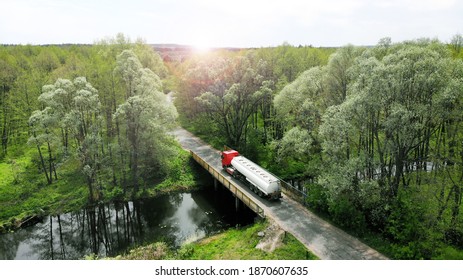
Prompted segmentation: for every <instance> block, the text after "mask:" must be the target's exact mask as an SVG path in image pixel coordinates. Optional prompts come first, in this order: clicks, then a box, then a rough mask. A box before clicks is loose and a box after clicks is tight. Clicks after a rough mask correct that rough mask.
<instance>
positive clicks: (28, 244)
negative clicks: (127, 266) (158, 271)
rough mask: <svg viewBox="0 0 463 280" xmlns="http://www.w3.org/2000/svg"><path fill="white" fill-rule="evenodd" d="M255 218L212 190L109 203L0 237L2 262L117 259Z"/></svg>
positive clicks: (64, 215)
mask: <svg viewBox="0 0 463 280" xmlns="http://www.w3.org/2000/svg"><path fill="white" fill-rule="evenodd" d="M253 218H254V214H253V213H252V212H251V211H250V210H246V211H243V210H242V211H240V212H238V213H237V212H235V209H234V199H233V197H231V195H230V194H223V193H221V192H217V193H213V192H211V191H209V192H207V191H206V192H195V193H181V194H173V195H169V196H163V197H158V198H154V199H147V200H140V201H134V202H123V203H122V202H120V203H114V204H105V205H99V206H95V207H91V208H87V209H83V210H81V211H78V212H73V213H66V214H62V215H57V216H49V217H46V218H45V219H44V220H43V222H42V223H38V224H36V225H34V226H32V227H29V228H24V229H20V230H18V231H16V232H14V233H7V234H3V235H0V259H45V260H57V259H80V258H82V257H84V256H85V255H90V254H95V255H98V256H115V255H117V254H120V253H121V252H124V251H127V250H128V248H130V247H133V246H135V245H139V244H144V243H147V242H154V241H165V242H168V243H169V244H172V245H175V246H179V245H181V244H182V243H184V242H186V241H193V240H196V239H199V238H202V237H205V236H208V235H211V234H214V233H216V232H218V231H221V230H223V229H225V228H228V227H230V226H234V225H235V224H236V223H240V224H247V223H251V222H252V221H253Z"/></svg>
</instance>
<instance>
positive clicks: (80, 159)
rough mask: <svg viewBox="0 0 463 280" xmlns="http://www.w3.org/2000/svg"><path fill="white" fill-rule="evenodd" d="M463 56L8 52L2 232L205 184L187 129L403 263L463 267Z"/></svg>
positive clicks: (385, 50)
mask: <svg viewBox="0 0 463 280" xmlns="http://www.w3.org/2000/svg"><path fill="white" fill-rule="evenodd" d="M462 46H463V37H462V36H461V35H455V36H454V37H453V38H452V40H451V42H448V43H442V42H440V41H438V40H432V39H417V40H413V41H405V42H399V43H393V42H392V40H391V39H390V38H384V39H381V40H380V41H379V42H378V44H377V45H375V46H371V47H360V46H352V45H347V46H344V47H341V48H315V47H312V46H291V45H289V44H286V43H284V44H282V45H280V46H277V47H272V48H270V47H269V48H258V49H215V50H211V51H209V52H207V53H194V52H181V53H180V54H179V53H178V52H176V51H175V50H174V49H170V50H167V52H168V53H166V50H164V51H155V50H154V49H153V47H152V46H150V45H148V44H146V43H145V42H143V40H137V41H136V42H132V41H130V39H128V38H126V37H124V36H123V35H121V34H119V35H117V36H116V37H114V38H108V39H103V40H101V41H99V42H96V43H95V44H93V45H63V46H30V45H27V46H22V45H19V46H0V64H1V65H0V107H1V109H0V133H1V138H2V141H1V147H2V149H1V151H0V171H1V173H0V209H1V211H0V225H1V226H2V229H3V230H8V229H11V228H14V225H17V224H21V221H22V220H24V219H25V218H27V217H29V216H31V215H37V214H40V213H43V212H45V213H52V214H53V213H56V214H57V213H62V212H65V211H70V210H73V209H76V208H79V207H83V206H84V205H88V204H95V203H99V202H101V201H110V200H115V199H127V198H133V197H143V196H148V195H153V194H155V193H157V192H160V191H162V189H166V190H171V189H175V188H183V187H187V186H192V185H194V174H193V173H194V172H193V171H192V170H191V166H190V162H189V157H188V154H187V153H186V152H184V151H182V149H181V148H180V147H179V145H178V144H176V143H175V140H174V139H173V137H171V136H170V135H169V133H168V132H169V131H170V130H171V129H172V128H174V127H175V126H176V125H177V121H178V123H180V125H182V126H183V127H184V128H186V129H188V130H190V131H192V132H193V133H194V134H195V135H198V136H200V137H202V138H203V139H204V140H205V141H206V142H208V143H210V144H211V145H213V146H215V147H216V148H218V149H221V148H222V147H223V146H224V145H227V146H230V147H233V148H235V149H237V150H238V151H240V152H241V153H242V154H244V155H246V157H249V158H250V159H252V160H254V161H255V162H258V163H259V164H260V165H262V166H264V167H266V168H267V169H269V170H270V171H272V172H273V173H275V174H276V175H278V176H279V177H281V178H283V179H284V180H286V181H288V182H291V183H292V184H293V185H295V186H297V187H298V188H299V189H301V190H304V191H305V192H306V196H305V197H304V200H305V201H304V202H305V205H306V206H307V207H308V208H309V209H310V210H312V211H314V212H315V213H317V214H319V215H321V216H322V217H324V218H326V219H327V220H329V221H330V222H332V223H333V224H335V225H337V226H339V227H341V228H343V229H344V230H346V231H348V232H349V233H351V234H353V235H355V236H357V237H359V238H360V239H361V240H362V241H364V242H366V243H367V244H368V245H370V246H372V247H373V248H375V249H377V250H379V251H380V252H382V253H383V254H385V255H386V256H388V257H390V258H392V259H463V218H462V216H461V214H460V212H461V209H462V205H461V204H462V195H463V189H462V186H463V131H461V124H462V122H463V120H462V117H463V115H462V112H463V111H462V109H463V108H462V105H463V104H462V101H463V50H462ZM171 99H172V100H173V103H172V102H170V100H171ZM174 105H175V106H174Z"/></svg>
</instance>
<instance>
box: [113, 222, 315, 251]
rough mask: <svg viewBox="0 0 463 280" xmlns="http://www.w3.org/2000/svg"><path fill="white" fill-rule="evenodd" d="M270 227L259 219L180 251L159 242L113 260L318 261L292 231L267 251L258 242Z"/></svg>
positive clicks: (192, 244) (187, 246) (184, 247)
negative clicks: (276, 245) (258, 247)
mask: <svg viewBox="0 0 463 280" xmlns="http://www.w3.org/2000/svg"><path fill="white" fill-rule="evenodd" d="M268 228H269V224H268V222H258V223H255V224H253V225H251V226H249V227H245V228H241V229H229V230H227V231H225V232H223V233H220V234H218V235H214V236H211V237H208V238H205V239H202V240H200V241H198V242H194V243H190V244H186V245H183V246H182V247H181V248H180V249H178V250H172V249H170V248H169V247H168V246H167V245H166V244H165V243H162V242H158V243H153V244H149V245H146V246H143V247H139V248H136V249H133V250H131V251H130V252H129V253H128V254H126V255H122V256H118V257H116V258H114V259H127V260H146V259H156V260H162V259H164V260H165V259H178V260H305V259H309V260H315V259H318V258H317V257H316V256H315V255H313V254H312V253H311V252H308V251H307V249H306V248H305V247H304V245H302V244H301V243H300V242H299V241H297V239H296V238H294V237H293V236H292V235H291V234H289V233H286V234H284V236H283V238H282V240H281V243H280V244H279V246H278V247H276V248H275V250H273V251H271V252H267V251H264V250H261V249H257V248H256V245H257V244H259V242H261V240H262V239H263V238H265V237H260V236H259V234H258V233H259V232H265V231H266V230H267V229H268Z"/></svg>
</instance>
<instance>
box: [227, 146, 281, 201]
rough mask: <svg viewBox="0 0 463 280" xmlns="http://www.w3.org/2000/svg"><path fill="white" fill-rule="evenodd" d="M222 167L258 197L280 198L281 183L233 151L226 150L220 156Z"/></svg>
mask: <svg viewBox="0 0 463 280" xmlns="http://www.w3.org/2000/svg"><path fill="white" fill-rule="evenodd" d="M221 158H222V167H223V168H224V169H225V171H226V172H227V173H228V174H230V175H231V176H232V177H234V178H237V179H239V180H241V181H242V182H244V183H245V184H246V185H247V186H248V187H249V188H250V189H251V190H252V191H253V192H255V193H256V194H258V195H259V196H260V197H267V198H269V199H274V200H277V199H280V198H281V181H280V179H278V178H277V177H275V176H274V175H272V174H271V173H270V172H268V171H267V170H265V169H264V168H262V167H260V166H259V165H257V164H255V163H254V162H252V161H250V160H249V159H247V158H245V157H244V156H241V155H240V154H239V153H238V152H237V151H235V150H226V151H223V152H222V154H221Z"/></svg>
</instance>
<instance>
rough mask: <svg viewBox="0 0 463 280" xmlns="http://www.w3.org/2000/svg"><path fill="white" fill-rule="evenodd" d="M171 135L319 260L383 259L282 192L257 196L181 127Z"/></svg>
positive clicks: (260, 214)
mask: <svg viewBox="0 0 463 280" xmlns="http://www.w3.org/2000/svg"><path fill="white" fill-rule="evenodd" d="M173 134H174V135H175V137H176V138H177V140H178V141H179V142H180V144H181V145H182V147H183V148H184V149H186V150H189V151H190V153H191V154H192V156H193V158H194V159H195V160H196V161H197V162H198V163H199V164H200V165H201V166H202V167H203V168H204V169H206V170H207V171H208V172H209V173H210V174H211V175H212V176H213V177H214V178H215V179H216V180H215V183H217V182H220V183H221V184H222V185H223V186H225V187H226V188H227V189H229V190H230V191H231V192H232V193H233V194H234V195H235V197H236V198H237V199H239V200H241V201H242V202H243V203H244V204H245V205H247V206H248V207H249V208H250V209H252V210H253V211H254V212H256V213H257V214H258V215H259V216H261V217H265V218H267V219H271V220H273V221H274V222H275V223H277V224H278V225H279V226H280V227H281V228H282V229H283V230H285V231H286V232H289V233H291V234H292V235H294V236H295V237H296V238H297V239H298V240H299V241H300V242H301V243H303V244H304V245H305V246H306V247H307V249H309V250H310V251H311V252H313V253H314V254H315V255H317V256H318V257H319V258H320V259H337V260H370V259H371V260H374V259H387V258H386V257H385V256H383V255H382V254H380V253H379V252H377V251H376V250H374V249H372V248H370V247H369V246H367V245H365V244H364V243H362V242H361V241H360V240H358V239H357V238H355V237H352V236H351V235H349V234H347V233H345V232H344V231H342V230H341V229H339V228H337V227H335V226H333V225H331V224H329V223H328V222H326V221H324V220H323V219H321V218H319V217H318V216H316V215H315V214H313V213H312V212H311V211H309V210H307V209H306V208H305V207H303V206H302V205H300V204H299V203H298V202H296V201H294V200H292V199H291V198H289V197H288V196H287V195H285V194H283V198H282V199H281V200H280V201H269V200H266V199H264V198H261V197H259V196H257V195H256V194H255V193H253V192H252V191H251V190H250V189H249V188H247V187H246V186H245V185H244V184H243V183H242V182H240V181H238V180H236V179H234V178H232V177H231V176H230V175H229V174H228V173H226V172H224V171H223V170H222V164H221V160H220V151H218V150H216V149H214V148H212V147H211V146H209V145H207V144H206V143H204V142H203V141H201V140H200V139H199V138H197V137H195V136H194V135H193V134H191V133H190V132H188V131H186V130H184V129H181V128H178V129H177V130H175V131H174V132H173ZM237 201H238V200H237Z"/></svg>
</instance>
